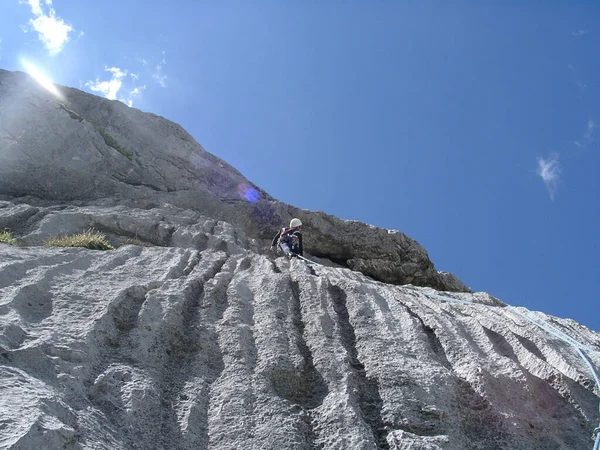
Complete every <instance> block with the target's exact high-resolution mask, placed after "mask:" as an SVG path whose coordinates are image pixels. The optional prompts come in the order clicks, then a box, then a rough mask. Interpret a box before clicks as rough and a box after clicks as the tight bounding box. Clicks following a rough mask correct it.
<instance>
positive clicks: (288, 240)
mask: <svg viewBox="0 0 600 450" xmlns="http://www.w3.org/2000/svg"><path fill="white" fill-rule="evenodd" d="M289 230H291V228H288V227H283V228H282V229H281V230H280V231H279V233H277V234H276V235H275V237H274V238H273V242H272V244H271V245H272V246H273V247H274V246H275V245H277V244H278V243H279V246H280V248H281V244H286V245H287V247H288V248H289V249H290V250H291V251H292V252H294V253H295V254H297V255H300V256H303V255H304V250H303V248H302V233H301V232H300V230H295V231H289ZM282 250H283V249H282Z"/></svg>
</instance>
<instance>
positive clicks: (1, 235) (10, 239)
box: [0, 230, 19, 247]
mask: <svg viewBox="0 0 600 450" xmlns="http://www.w3.org/2000/svg"><path fill="white" fill-rule="evenodd" d="M0 242H2V243H3V244H8V245H14V246H15V247H16V246H17V245H19V243H18V242H17V240H16V239H15V237H14V236H13V234H12V233H11V232H10V231H8V230H3V231H0Z"/></svg>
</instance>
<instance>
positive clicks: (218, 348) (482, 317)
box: [0, 71, 600, 450]
mask: <svg viewBox="0 0 600 450" xmlns="http://www.w3.org/2000/svg"><path fill="white" fill-rule="evenodd" d="M61 91H62V92H63V95H64V98H63V100H62V101H61V102H57V101H56V100H55V99H53V98H52V97H50V96H48V95H47V94H45V93H44V92H42V91H40V90H38V89H37V88H36V87H35V86H34V85H32V84H31V82H30V81H29V80H28V78H26V77H25V76H24V75H21V74H14V73H8V72H1V71H0V195H1V196H2V200H0V230H1V229H4V228H6V229H9V230H11V231H12V232H13V233H14V234H15V235H16V237H17V238H18V240H19V242H20V243H21V246H19V247H13V246H9V245H6V244H2V243H0V448H8V449H39V448H44V449H97V448H110V449H162V448H177V449H206V448H210V449H237V448H240V449H241V448H244V449H246V448H265V449H283V448H286V449H287V448H289V449H313V448H323V449H375V448H380V449H388V448H389V449H406V450H408V449H426V450H436V449H449V450H455V449H511V450H513V449H522V450H530V449H539V450H546V449H585V448H590V449H591V448H592V446H593V441H592V440H591V439H590V436H591V435H592V432H593V430H594V428H595V426H597V424H598V422H599V420H600V417H599V411H598V402H599V399H600V392H599V390H598V387H597V386H596V385H595V382H594V377H593V374H592V373H591V372H590V366H589V365H588V362H589V363H590V364H591V366H592V367H598V365H599V364H600V334H598V333H596V332H593V331H591V330H589V329H587V328H586V327H584V326H582V325H579V324H577V323H576V322H574V321H572V320H568V319H559V318H555V317H550V316H547V315H545V314H542V313H537V315H536V316H535V317H537V318H538V319H543V320H545V323H546V324H548V326H549V327H552V328H551V329H550V328H549V329H550V330H553V334H550V333H548V332H547V331H545V330H543V329H541V328H540V327H538V326H536V325H535V324H534V323H533V321H531V320H528V317H529V318H531V317H534V316H533V315H532V314H531V313H530V312H528V311H527V310H525V309H523V308H513V307H510V306H507V305H506V304H504V303H502V302H501V301H500V300H498V299H495V298H493V297H491V296H490V295H488V294H486V293H472V292H470V291H469V289H468V288H466V287H465V286H464V285H463V284H462V283H461V282H460V281H459V280H458V279H457V278H456V277H453V276H452V275H451V274H448V273H443V272H437V271H436V270H435V269H434V267H433V264H432V263H431V262H430V261H429V258H428V257H427V253H426V252H425V250H424V249H423V248H422V247H421V246H420V245H419V244H418V243H416V242H415V241H414V240H411V239H410V238H408V237H407V236H405V235H404V234H402V233H400V232H396V231H388V230H382V229H379V228H376V227H371V226H369V225H365V224H362V223H359V222H353V221H342V220H339V219H337V218H334V217H331V216H328V215H326V214H323V213H318V212H310V211H303V210H299V209H296V208H293V207H291V206H289V205H284V204H282V203H280V202H277V201H276V200H274V199H273V198H271V197H269V196H268V195H267V194H266V193H264V192H262V191H261V190H260V189H259V188H257V187H256V186H254V185H252V184H251V183H250V182H248V181H247V180H245V179H244V178H243V176H242V175H241V174H239V172H237V171H236V170H235V169H233V168H231V167H230V166H227V165H226V164H225V163H224V162H222V161H220V160H218V158H215V157H214V156H212V155H210V154H208V153H206V152H205V151H204V150H203V149H202V148H201V147H200V146H199V145H198V144H196V143H195V142H194V141H193V139H191V138H189V135H187V134H186V133H185V132H184V131H183V130H182V129H181V128H180V127H178V126H177V125H175V124H172V123H171V122H168V121H166V120H164V119H161V118H158V117H156V116H152V115H148V114H144V113H141V112H139V111H136V110H132V109H129V108H127V107H125V106H124V105H121V104H119V103H117V102H108V101H106V100H103V99H99V98H97V97H93V96H90V95H88V94H84V93H82V92H80V91H76V90H71V89H67V88H61ZM25 116H26V117H27V120H26V121H24V119H20V117H21V118H22V117H25ZM124 124H126V125H124ZM40 130H43V133H42V134H40V133H41V131H40ZM100 130H103V131H100ZM36 133H37V134H36ZM66 136H68V138H67V137H66ZM106 136H110V138H107V137H106ZM111 139H112V140H111ZM69 143H72V144H73V145H72V147H68V148H67V147H65V146H68V145H69ZM75 143H76V144H75ZM136 143H138V144H136ZM109 144H112V145H109ZM59 147H65V148H66V150H65V152H67V153H66V154H63V153H61V152H60V151H59ZM117 147H118V148H117ZM119 149H120V151H119ZM128 155H129V156H128ZM130 158H131V159H130ZM191 168H193V169H191ZM292 215H294V216H299V217H301V218H302V220H303V221H304V223H305V224H306V225H307V226H306V237H307V242H308V243H309V248H308V251H309V252H310V253H311V254H310V257H311V258H312V259H313V260H314V261H317V262H318V264H307V263H306V262H304V261H300V260H292V261H288V260H287V259H284V258H277V257H275V256H274V255H272V254H270V253H268V251H266V248H267V247H268V244H269V242H268V238H270V237H271V236H270V235H271V233H273V232H274V231H275V230H276V229H277V227H278V225H280V223H281V222H283V221H286V220H289V217H291V216H292ZM89 228H95V229H97V230H100V231H102V232H103V233H104V234H105V235H106V236H107V239H108V240H109V241H110V242H111V244H112V245H113V246H114V247H115V250H109V251H94V250H88V249H83V248H58V247H47V246H43V244H44V242H46V240H47V239H48V238H50V237H54V236H57V235H62V234H73V233H76V232H80V231H84V230H86V229H89ZM536 320H537V319H536ZM561 333H564V334H565V335H568V336H570V337H571V340H573V341H577V343H579V344H578V345H580V346H581V348H582V349H583V356H584V357H585V358H587V359H586V360H584V359H583V358H582V355H581V354H579V352H578V351H577V349H576V348H575V347H574V346H573V345H571V344H569V343H568V342H567V341H568V339H567V341H565V340H563V339H560V338H559V337H560V336H561ZM586 361H587V362H586Z"/></svg>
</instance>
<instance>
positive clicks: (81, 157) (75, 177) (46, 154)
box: [0, 70, 469, 292]
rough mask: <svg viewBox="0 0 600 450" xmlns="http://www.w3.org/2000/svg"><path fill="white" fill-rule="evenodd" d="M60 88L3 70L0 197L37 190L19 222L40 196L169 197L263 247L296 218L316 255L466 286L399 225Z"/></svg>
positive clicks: (104, 201) (62, 199) (161, 124)
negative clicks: (285, 188)
mask: <svg viewBox="0 0 600 450" xmlns="http://www.w3.org/2000/svg"><path fill="white" fill-rule="evenodd" d="M59 91H60V92H61V96H62V97H61V98H55V97H54V96H52V95H51V94H50V93H49V92H47V91H45V90H44V89H42V88H41V87H39V86H38V85H37V84H36V83H35V82H34V81H33V80H32V79H31V78H29V76H27V75H25V74H22V73H18V72H7V71H3V70H0V196H5V198H7V199H11V198H14V197H18V198H20V199H23V197H28V196H29V197H33V198H32V199H30V200H28V204H29V205H30V206H20V208H26V210H25V209H24V210H22V211H20V212H19V214H16V213H13V212H11V220H12V223H14V222H15V221H18V220H19V219H27V217H26V215H28V214H29V215H33V214H35V213H36V211H34V208H35V207H36V204H38V205H43V204H46V205H48V206H53V207H56V206H58V207H62V205H64V204H65V203H70V204H77V205H79V206H90V205H102V206H106V207H116V206H129V207H134V208H139V209H144V210H148V209H152V208H157V207H162V206H163V205H165V204H168V205H172V206H174V207H178V208H181V209H184V210H192V211H196V212H198V213H200V214H202V215H203V216H205V217H210V218H212V219H215V220H220V221H225V222H227V223H229V224H231V225H232V226H234V227H235V228H236V229H238V230H241V231H243V232H244V233H245V234H246V235H247V236H249V237H250V238H254V239H259V240H260V241H261V245H262V246H263V247H266V246H267V243H268V241H269V240H270V239H271V238H272V237H273V235H274V234H275V233H276V232H277V230H278V229H279V228H280V227H281V226H282V225H283V224H287V223H289V221H290V219H291V218H292V217H299V218H300V219H301V220H302V221H303V222H304V223H305V224H306V228H307V232H308V233H310V239H307V240H306V242H307V251H308V252H310V253H312V254H313V255H315V256H317V257H324V258H327V259H329V260H332V261H335V262H337V263H340V264H342V265H344V266H346V267H349V268H352V269H354V270H359V271H362V272H363V273H365V274H367V275H369V276H370V277H372V278H375V279H377V280H381V281H384V282H388V283H397V284H407V283H412V284H417V285H422V286H435V287H437V288H439V289H443V290H459V291H467V292H468V291H469V288H468V287H466V286H465V285H464V284H463V283H461V282H460V281H459V280H458V279H456V278H455V277H453V276H451V275H449V274H447V275H444V274H440V273H438V272H437V271H436V270H435V268H434V266H433V263H432V262H431V261H430V260H429V257H428V255H427V252H426V251H425V249H424V248H423V247H421V246H420V245H419V244H418V243H417V242H416V241H414V240H412V239H410V238H409V237H407V236H405V235H404V234H402V233H400V232H398V231H389V230H384V229H381V228H377V227H373V226H369V225H366V224H363V223H360V222H356V221H344V220H340V219H338V218H335V217H333V216H329V215H327V214H324V213H322V212H313V211H306V210H300V209H298V208H294V207H292V206H290V205H286V204H284V203H281V202H278V201H276V200H275V199H273V198H272V197H271V196H269V195H268V194H267V193H266V192H264V191H263V190H261V189H260V188H259V187H257V186H255V185H254V184H253V183H251V182H250V181H248V180H247V179H246V178H244V176H243V175H242V174H241V173H240V172H239V171H237V170H236V169H234V168H233V167H231V166H230V165H228V164H227V163H225V162H224V161H222V160H221V159H219V158H217V157H215V156H214V155H211V154H210V153H208V152H206V151H205V150H204V149H203V148H202V146H201V145H200V144H198V143H197V142H196V141H195V140H194V139H193V138H192V137H191V136H190V135H189V134H188V133H187V132H186V131H185V130H183V129H182V128H181V127H180V126H179V125H177V124H175V123H173V122H170V121H168V120H166V119H164V118H161V117H158V116H156V115H154V114H149V113H143V112H141V111H139V110H137V109H134V108H129V107H127V106H126V105H124V104H123V103H121V102H118V101H110V100H107V99H103V98H100V97H97V96H94V95H90V94H87V93H84V92H82V91H79V90H77V89H72V88H66V87H59ZM44 201H46V203H44ZM26 203H27V202H26ZM24 215H25V216H24ZM1 221H2V217H1V216H0V222H1ZM5 222H6V219H5ZM10 225H11V224H7V225H6V226H9V227H10ZM0 226H1V224H0Z"/></svg>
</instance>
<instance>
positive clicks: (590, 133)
mask: <svg viewBox="0 0 600 450" xmlns="http://www.w3.org/2000/svg"><path fill="white" fill-rule="evenodd" d="M595 128H596V124H595V123H594V121H593V120H592V119H589V120H588V123H587V130H586V132H585V134H584V135H583V137H584V138H585V139H586V140H588V141H593V140H594V137H593V135H594V129H595Z"/></svg>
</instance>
